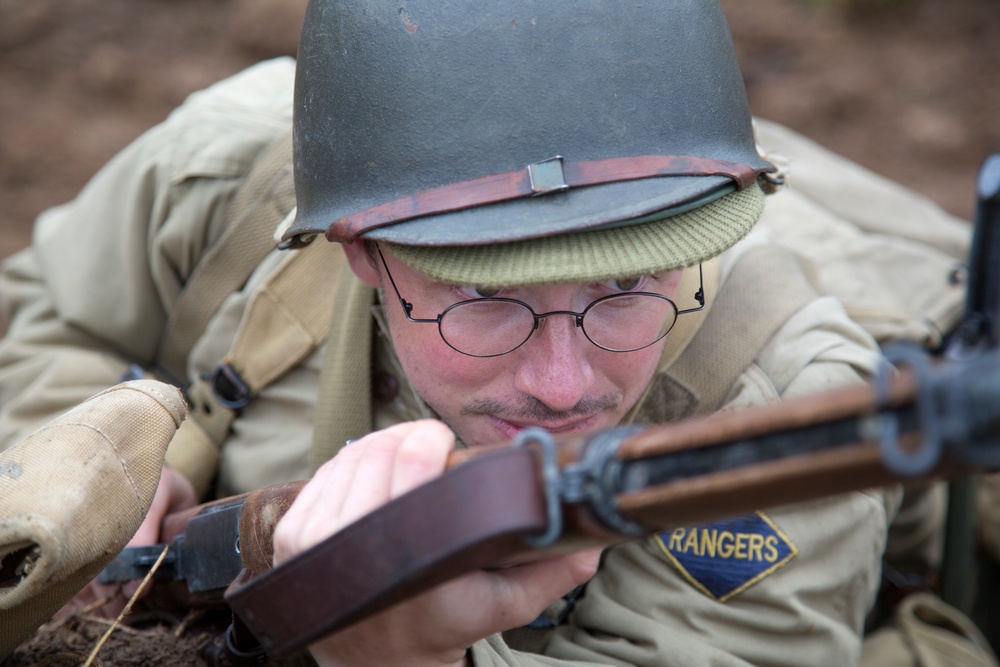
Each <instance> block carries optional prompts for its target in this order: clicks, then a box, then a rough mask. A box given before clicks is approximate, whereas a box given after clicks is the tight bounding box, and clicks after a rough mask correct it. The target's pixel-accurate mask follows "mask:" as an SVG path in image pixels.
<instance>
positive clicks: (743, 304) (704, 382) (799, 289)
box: [668, 245, 818, 414]
mask: <svg viewBox="0 0 1000 667" xmlns="http://www.w3.org/2000/svg"><path fill="white" fill-rule="evenodd" d="M817 296H818V293H817V292H816V289H815V288H814V287H813V285H812V283H811V282H810V280H809V278H808V277H807V276H806V273H805V271H804V269H803V268H802V265H801V264H800V263H799V261H798V260H797V259H796V258H795V257H794V256H793V255H792V254H791V253H789V252H788V251H787V250H784V249H782V248H780V247H778V246H775V245H764V246H760V247H757V248H752V249H749V250H747V251H746V254H744V255H743V257H740V258H739V259H738V260H737V262H736V265H735V266H733V268H732V270H731V271H730V273H729V276H728V277H727V278H726V280H725V282H724V283H723V287H722V289H721V290H720V291H719V295H718V297H717V299H716V302H715V304H714V306H713V308H712V310H711V312H710V313H709V314H708V317H707V318H706V319H705V323H704V325H702V328H701V330H700V331H699V332H698V335H697V336H695V337H694V339H693V340H692V341H691V343H690V344H689V345H688V347H687V348H686V349H685V350H684V353H683V354H681V356H680V357H679V358H678V359H677V361H676V362H675V363H674V364H673V365H672V366H671V367H670V368H669V369H668V373H669V374H670V375H672V376H673V377H674V379H676V380H677V381H679V382H680V383H681V384H683V385H685V386H687V387H689V388H690V389H691V390H693V392H694V393H695V394H696V396H697V399H698V400H697V408H696V410H695V412H696V413H697V414H707V413H710V412H714V411H715V410H718V409H719V408H720V407H722V404H723V401H725V399H726V396H727V394H728V393H729V391H730V390H731V389H732V387H733V385H734V384H735V383H736V380H737V379H738V378H739V377H740V375H741V374H742V373H743V371H745V370H746V369H747V367H749V366H750V364H751V363H753V361H754V359H756V358H757V356H758V355H759V354H760V352H761V350H763V349H764V346H765V345H766V344H767V343H768V341H769V340H771V338H772V337H773V336H774V335H775V334H776V333H777V332H778V329H780V328H781V327H782V325H784V324H785V322H787V321H788V318H789V317H791V316H792V315H793V314H794V313H795V312H796V311H798V310H799V309H801V308H802V307H804V306H805V305H806V304H807V303H809V302H810V301H811V300H813V299H815V298H816V297H817Z"/></svg>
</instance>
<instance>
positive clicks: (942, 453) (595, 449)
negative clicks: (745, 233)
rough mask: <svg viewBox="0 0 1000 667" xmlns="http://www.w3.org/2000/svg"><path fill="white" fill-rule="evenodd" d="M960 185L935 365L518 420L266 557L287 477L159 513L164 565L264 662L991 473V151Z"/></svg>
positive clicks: (997, 365)
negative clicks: (606, 420) (431, 472)
mask: <svg viewBox="0 0 1000 667" xmlns="http://www.w3.org/2000/svg"><path fill="white" fill-rule="evenodd" d="M978 195H979V207H978V209H977V216H976V227H975V232H974V235H973V246H972V251H971V256H970V266H969V288H968V293H967V299H966V309H965V315H964V316H963V319H962V322H961V323H960V326H959V328H958V330H957V333H956V335H955V336H954V337H953V338H952V340H951V342H950V344H949V345H948V347H947V349H946V351H945V354H944V355H942V356H941V358H938V359H931V358H930V357H929V356H928V355H927V354H926V353H924V352H922V351H917V350H915V349H912V348H906V347H901V348H897V349H895V350H892V349H890V350H887V351H886V354H887V357H888V359H889V361H892V362H895V363H896V364H898V365H900V366H901V368H900V370H899V371H898V372H894V371H891V370H890V366H889V365H888V364H886V367H885V369H884V371H883V372H882V373H880V374H879V376H878V377H877V378H876V379H875V380H874V381H873V382H872V383H871V384H869V385H860V386H856V387H846V388H842V389H838V390H834V391H830V392H826V393H823V394H818V395H814V396H809V397H803V398H799V399H792V400H788V401H785V402H783V403H780V404H774V405H765V406H760V407H754V408H747V409H744V410H740V411H732V412H726V413H719V414H715V415H711V416H708V417H701V418H695V419H688V420H684V421H679V422H675V423H671V424H664V425H659V426H653V427H650V428H644V429H643V428H638V427H627V428H614V429H610V430H607V431H602V432H599V433H596V434H591V435H589V436H585V437H552V436H551V435H549V434H548V433H546V432H544V431H541V430H538V429H529V430H526V431H524V432H523V433H522V434H521V435H520V436H519V437H518V439H517V441H516V442H515V443H514V445H513V446H509V445H508V446H495V447H481V448H476V449H472V450H462V451H457V452H454V453H453V454H452V455H451V457H450V459H449V463H448V467H447V468H448V469H447V471H446V472H445V474H444V475H442V476H441V477H440V478H439V479H437V480H435V481H433V482H431V483H429V484H426V485H424V486H422V487H420V488H418V489H415V490H414V491H412V492H410V493H408V494H406V495H404V496H401V497H399V498H397V499H395V500H393V501H392V502H390V503H388V504H387V505H385V506H384V507H382V508H380V509H379V510H377V511H375V512H374V513H372V514H370V515H368V516H366V517H364V518H362V519H360V520H358V521H357V522H355V523H354V524H352V525H350V526H347V527H346V528H345V529H343V530H342V531H340V532H338V533H337V534H335V535H333V536H331V537H330V538H328V539H327V540H325V541H324V542H322V543H320V544H319V545H317V546H315V547H314V548H312V549H311V550H309V551H307V552H305V553H302V554H299V555H298V556H297V557H295V558H293V559H292V560H290V561H288V562H287V563H284V564H282V565H281V566H280V567H278V568H272V567H271V555H272V551H271V550H272V545H271V533H272V531H273V528H274V525H275V524H276V523H277V519H278V518H279V517H280V515H281V514H282V513H283V512H284V510H285V509H287V507H288V505H289V504H290V503H291V500H292V499H293V498H294V496H295V495H296V494H297V493H298V490H299V489H300V488H301V486H302V484H303V483H302V482H297V483H292V484H288V485H279V486H277V487H268V488H267V489H263V490H261V491H257V492H253V493H250V494H246V495H244V496H239V497H237V498H230V499H224V500H221V501H216V502H215V503H210V504H208V505H203V506H201V507H199V508H195V509H193V510H190V511H188V512H186V513H183V514H181V515H172V516H171V517H168V518H167V520H166V521H165V523H164V535H165V536H166V537H167V538H168V539H172V540H173V547H172V549H173V551H174V554H175V555H174V558H173V562H172V566H171V567H172V569H173V576H181V577H183V578H184V579H185V580H186V581H187V585H188V588H189V589H190V590H192V591H200V592H202V593H204V594H206V595H208V596H209V597H212V596H214V597H215V599H218V597H219V595H220V594H221V592H222V590H223V589H226V590H225V593H224V596H223V599H224V600H225V602H227V603H228V604H229V605H230V606H231V607H232V609H233V611H234V627H237V628H246V629H249V631H250V632H251V633H252V634H253V635H254V636H255V637H256V639H257V640H258V641H259V642H260V644H261V646H262V647H263V649H264V650H265V651H266V652H267V653H268V654H271V655H276V656H280V655H283V654H287V653H289V652H291V651H294V650H296V649H299V648H302V647H304V646H306V645H307V644H308V643H309V642H311V641H314V640H315V639H318V638H320V637H322V636H324V635H326V634H329V633H331V632H335V631H337V630H339V629H342V628H344V627H346V626H348V625H350V624H352V623H354V622H357V621H359V620H361V619H363V618H365V617H367V616H369V615H371V614H374V613H376V612H378V611H380V610H383V609H385V608H387V607H389V606H391V605H393V604H395V603H398V602H400V601H402V600H404V599H406V598H408V597H410V596H413V595H416V594H418V593H420V592H422V591H425V590H428V589H429V588H431V587H433V586H435V585H437V584H439V583H442V582H444V581H446V580H448V579H450V578H453V577H457V576H460V575H461V574H464V573H467V572H470V571H473V570H476V569H482V568H489V567H495V566H497V565H499V564H501V563H502V564H510V563H516V562H527V561H530V560H533V559H538V558H543V557H548V556H551V555H554V554H558V553H566V552H569V551H573V550H578V549H581V548H586V547H589V546H598V545H611V544H615V543H618V542H621V541H624V540H627V539H633V538H636V537H640V536H644V535H648V534H651V533H654V532H657V531H659V530H662V529H664V528H666V527H671V526H678V525H685V524H692V523H698V522H703V521H708V520H713V519H718V518H722V517H727V516H733V515H735V514H738V513H741V512H745V511H747V510H749V509H760V508H768V507H774V506H778V505H783V504H787V503H792V502H798V501H805V500H810V499H815V498H819V497H823V496H828V495H834V494H838V493H843V492H847V491H852V490H859V489H865V488H872V487H878V486H883V485H887V484H892V483H896V482H899V481H900V480H906V481H920V480H927V479H934V478H952V477H957V476H962V475H966V474H969V473H971V472H974V471H978V470H990V469H996V468H998V467H1000V446H998V444H1000V356H998V355H997V351H996V343H997V338H998V329H997V314H998V309H1000V273H998V272H1000V155H995V156H993V157H991V158H990V159H989V160H987V162H986V163H985V164H984V166H983V169H982V170H981V172H980V178H979V182H978ZM209 545H211V546H209ZM140 549H141V548H140ZM154 549H155V552H156V553H157V554H159V552H160V551H161V550H162V546H161V547H155V548H154ZM127 553H128V552H127ZM131 553H132V555H131V556H130V558H131V559H132V563H131V566H132V567H133V569H131V570H128V571H125V572H123V571H120V572H119V573H118V574H117V575H116V576H117V577H119V578H120V577H124V578H132V577H134V576H138V574H139V570H141V567H138V568H136V567H134V566H136V565H137V561H138V560H139V558H140V557H139V554H140V552H139V551H133V552H131ZM124 560H125V561H128V560H129V559H128V558H125V559H124ZM126 575H128V576H126ZM106 579H111V580H120V579H115V578H113V577H106ZM230 582H231V583H230Z"/></svg>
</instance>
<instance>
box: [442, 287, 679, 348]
mask: <svg viewBox="0 0 1000 667" xmlns="http://www.w3.org/2000/svg"><path fill="white" fill-rule="evenodd" d="M557 315H563V316H572V315H571V314H568V313H551V314H542V315H540V316H538V317H539V319H544V318H546V317H551V316H557ZM676 320H677V307H676V306H675V305H674V303H673V301H671V300H670V299H668V298H666V297H664V296H661V295H658V294H652V293H648V292H629V293H625V294H615V295H612V296H608V297H604V298H603V299H598V300H597V301H595V302H593V303H592V304H590V306H588V307H587V309H586V310H585V311H584V313H583V317H582V324H581V327H582V329H583V333H584V335H586V336H587V338H588V339H589V340H590V341H591V342H592V343H594V344H595V345H597V346H598V347H601V348H604V349H606V350H610V351H613V352H629V351H633V350H639V349H642V348H644V347H648V346H650V345H652V344H653V343H655V342H657V341H658V340H660V339H661V338H663V337H664V336H665V335H666V334H667V332H668V331H670V329H671V327H673V325H674V322H675V321H676ZM535 321H536V315H535V313H534V312H532V310H531V308H530V307H529V306H528V305H527V304H525V303H522V302H520V301H513V300H507V299H474V300H471V301H463V302H461V303H457V304H455V305H453V306H451V307H450V308H448V309H447V310H445V312H444V313H442V314H441V318H440V321H439V329H440V332H441V337H442V338H444V340H445V342H446V343H448V345H450V346H451V347H453V348H455V349H456V350H458V351H459V352H463V353H465V354H468V355H472V356H476V357H491V356H497V355H501V354H506V353H507V352H510V351H512V350H514V349H516V348H518V347H520V346H521V345H522V344H523V343H524V342H525V341H526V340H528V338H529V337H530V336H531V334H532V332H533V331H534V329H535Z"/></svg>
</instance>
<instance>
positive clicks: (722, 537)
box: [716, 530, 734, 558]
mask: <svg viewBox="0 0 1000 667" xmlns="http://www.w3.org/2000/svg"><path fill="white" fill-rule="evenodd" d="M733 539H734V538H733V534H732V533H730V532H729V531H728V530H724V531H722V532H721V533H719V539H718V541H717V543H716V548H717V549H718V551H719V556H720V557H721V558H731V557H732V555H733ZM723 542H725V544H723Z"/></svg>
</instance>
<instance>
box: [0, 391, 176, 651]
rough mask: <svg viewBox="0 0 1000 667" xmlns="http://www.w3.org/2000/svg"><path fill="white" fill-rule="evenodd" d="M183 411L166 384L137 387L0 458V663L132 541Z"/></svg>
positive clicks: (98, 400)
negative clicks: (0, 659) (0, 660)
mask: <svg viewBox="0 0 1000 667" xmlns="http://www.w3.org/2000/svg"><path fill="white" fill-rule="evenodd" d="M186 414H187V406H186V404H185V402H184V399H183V397H182V396H181V395H180V392H179V391H177V390H176V389H175V388H174V387H171V386H169V385H165V384H162V383H160V382H155V381H152V380H136V381H133V382H128V383H125V384H121V385H118V386H116V387H113V388H111V389H108V390H107V391H104V392H102V393H100V394H98V395H97V396H95V397H94V398H92V399H90V400H88V401H86V402H84V403H83V404H81V405H80V406H79V407H77V408H74V409H73V410H71V411H70V412H68V413H66V414H65V415H63V416H61V417H58V418H57V419H55V420H53V421H52V422H51V423H49V424H48V425H46V426H44V427H43V428H41V429H40V430H38V431H37V432H35V433H34V434H32V435H31V436H29V437H28V438H26V439H25V440H23V441H21V442H19V443H18V444H16V445H14V446H13V447H10V448H8V449H6V450H5V451H3V452H2V453H0V499H2V503H0V566H2V567H0V658H2V657H3V656H5V655H7V654H8V653H10V651H12V650H13V649H14V648H16V647H17V646H18V645H19V644H20V643H21V642H22V641H24V640H25V639H27V638H28V636H30V634H31V633H32V632H33V631H34V630H35V628H37V627H38V626H39V625H41V624H42V623H44V622H45V621H47V620H48V619H49V618H50V617H51V616H52V614H54V613H55V612H56V611H57V610H58V609H59V608H60V607H61V606H62V605H64V604H65V603H66V602H68V601H69V600H70V598H71V597H72V596H73V595H75V594H76V592H77V591H79V590H80V589H81V588H83V587H84V586H85V585H86V584H87V582H89V581H90V580H91V579H93V578H94V577H95V576H96V575H97V573H98V572H100V571H101V569H102V568H103V567H104V566H105V565H107V563H108V562H110V561H111V559H112V558H114V556H115V555H116V554H117V553H118V552H119V551H121V549H122V548H123V547H124V546H125V544H126V543H127V542H128V541H129V539H131V537H132V535H133V534H134V533H135V531H136V529H137V528H138V527H139V524H140V523H141V522H142V519H143V518H144V517H145V516H146V512H147V511H148V510H149V505H150V503H151V502H152V500H153V494H154V492H155V491H156V487H157V484H158V483H159V481H160V468H161V464H162V461H163V454H164V451H165V450H166V447H167V443H169V442H170V438H171V437H173V434H174V432H175V431H176V429H177V427H178V426H179V425H180V423H181V421H182V420H183V419H184V416H185V415H186Z"/></svg>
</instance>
